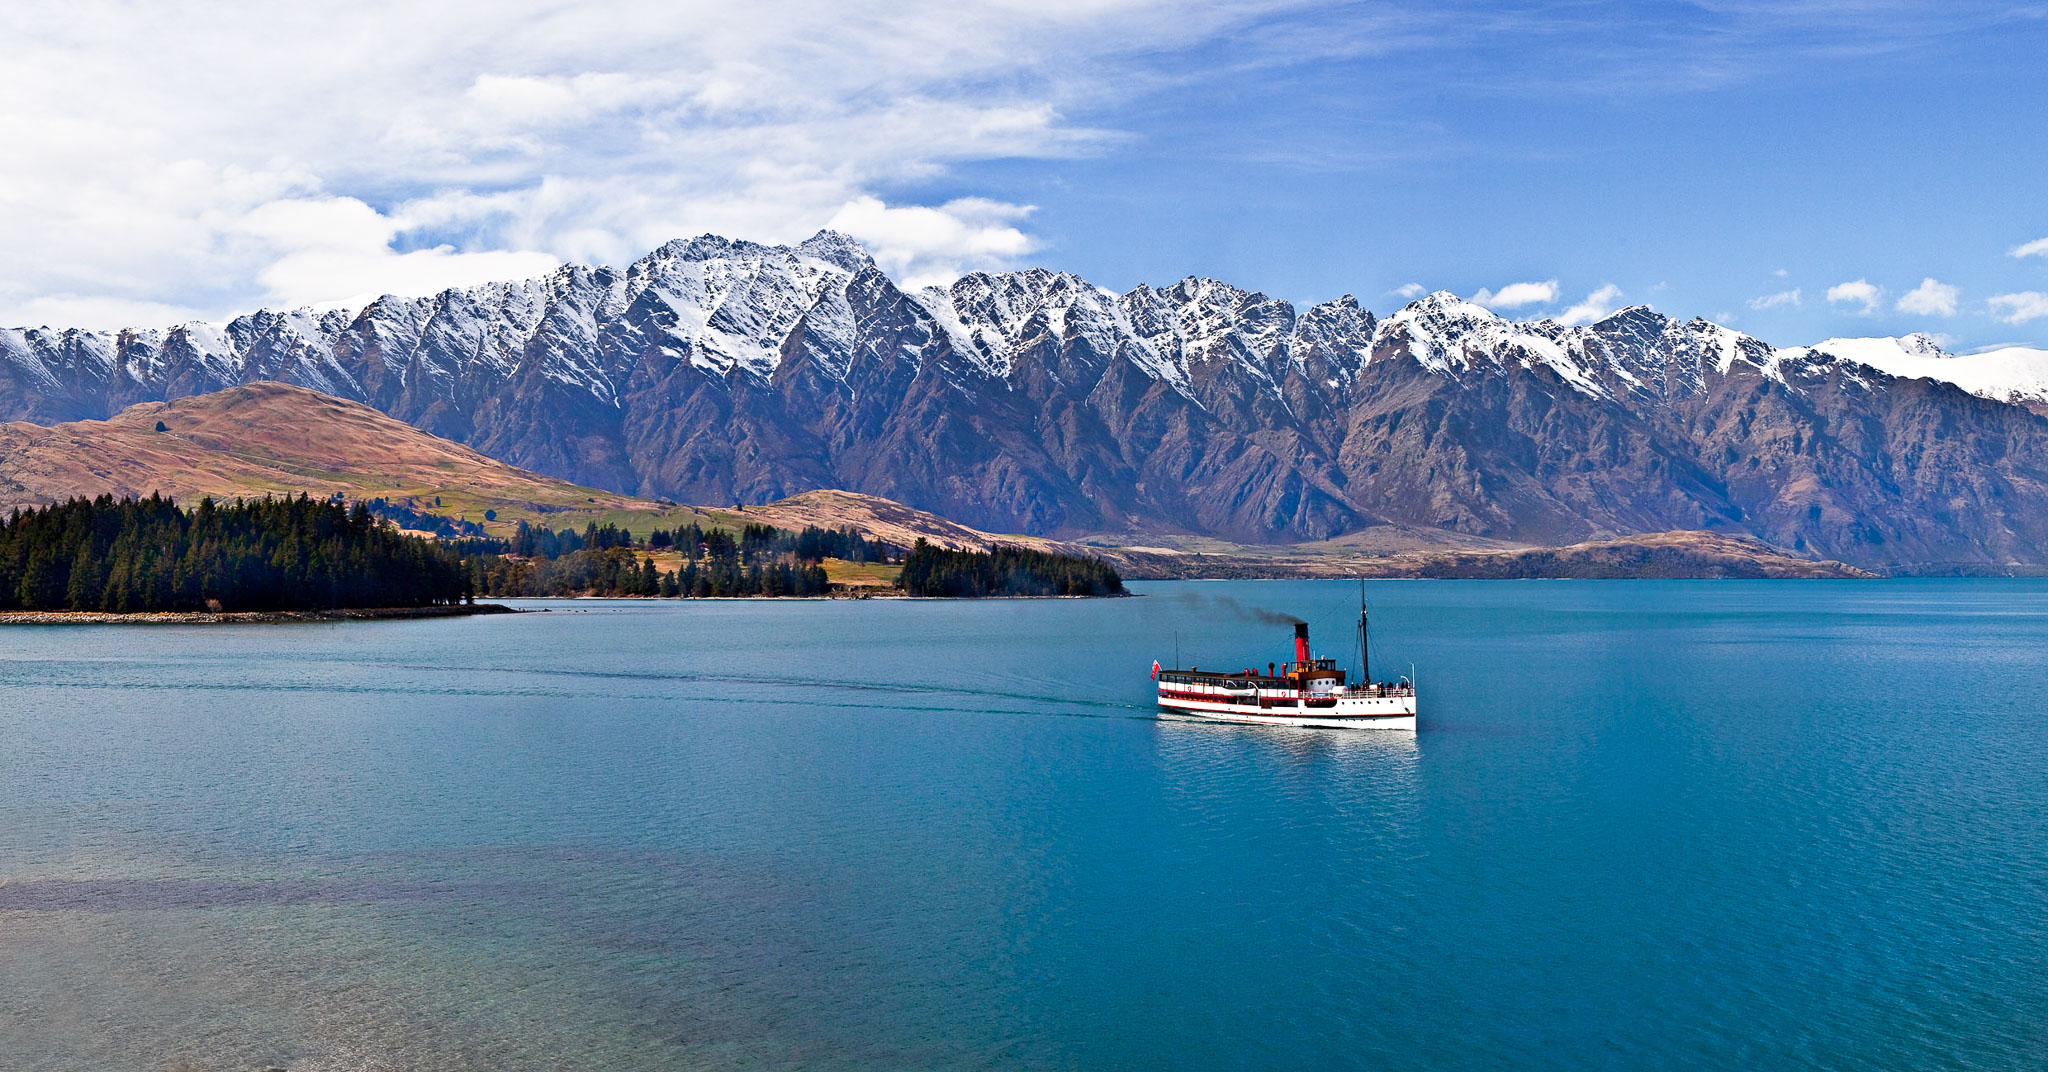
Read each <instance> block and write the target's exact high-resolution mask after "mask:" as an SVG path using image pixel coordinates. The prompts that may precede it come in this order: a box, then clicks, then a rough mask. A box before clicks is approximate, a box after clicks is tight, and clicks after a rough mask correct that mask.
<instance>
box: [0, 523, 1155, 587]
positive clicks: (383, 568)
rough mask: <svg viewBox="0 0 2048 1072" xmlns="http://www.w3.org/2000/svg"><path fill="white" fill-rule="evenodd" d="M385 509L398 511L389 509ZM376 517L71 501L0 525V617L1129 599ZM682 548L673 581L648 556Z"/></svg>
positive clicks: (923, 559)
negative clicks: (478, 605)
mask: <svg viewBox="0 0 2048 1072" xmlns="http://www.w3.org/2000/svg"><path fill="white" fill-rule="evenodd" d="M387 505H388V504H387ZM380 513H382V511H379V510H377V509H374V504H372V503H357V504H355V505H354V506H350V505H348V504H346V503H343V502H342V501H340V500H339V499H311V498H308V497H307V496H304V495H301V496H299V497H297V498H281V499H271V498H264V499H250V500H241V499H238V500H236V501H234V502H233V503H229V504H224V503H219V502H216V501H214V500H213V499H211V498H205V499H201V500H200V501H199V505H198V506H197V507H195V508H192V509H189V510H188V509H185V508H182V507H180V506H178V505H177V504H176V503H174V502H172V501H171V500H170V499H167V498H164V497H163V496H161V495H151V496H150V497H148V498H146V499H123V500H118V501H117V500H115V499H114V498H113V497H111V496H106V495H103V496H100V497H99V498H97V499H82V498H80V499H72V500H70V501H68V502H64V503H59V504H56V505H54V506H48V507H43V508H40V509H32V510H16V511H14V512H13V513H12V514H11V515H10V516H8V517H7V518H5V519H4V520H0V610H80V611H113V612H128V611H201V610H214V611H285V610H327V609H336V608H370V607H417V606H429V605H434V604H452V603H458V602H461V601H464V600H469V599H473V598H474V597H475V596H477V595H489V596H574V595H598V596H662V597H671V598H709V597H721V596H726V597H729V596H816V595H825V594H827V593H829V592H830V590H831V582H830V581H829V579H828V578H827V576H826V573H825V569H824V565H823V562H824V560H825V559H827V558H834V559H846V560H851V561H857V562H882V563H892V562H895V563H901V564H902V566H903V572H902V577H901V580H900V581H899V582H898V583H899V585H900V587H901V588H902V589H903V590H904V591H905V592H907V593H909V594H911V595H922V596H956V597H963V596H1047V595H1118V594H1122V593H1123V590H1124V589H1123V581H1122V579H1121V578H1120V577H1118V576H1117V573H1116V571H1115V570H1114V569H1111V568H1110V567H1109V566H1107V565H1104V564H1103V563H1101V562H1098V561H1096V560H1094V559H1089V558H1078V557H1074V556H1069V555H1059V554H1051V553H1047V552H1042V551H1027V550H1021V549H1017V548H1007V547H996V548H991V549H989V550H988V551H986V552H982V551H946V550H941V549H939V548H936V547H933V546H931V545H930V544H927V543H926V542H925V541H923V540H919V541H918V542H917V545H916V546H915V547H913V548H911V549H910V550H908V551H907V552H906V551H904V550H903V549H901V548H899V547H896V546H894V545H891V544H889V543H886V542H884V541H879V540H872V539H869V538H867V537H865V536H863V535H861V534H860V533H858V532H855V531H853V530H852V529H837V530H833V529H824V528H820V527H817V526H810V527H807V528H804V529H802V530H795V531H792V530H785V529H777V528H775V527H773V526H770V525H763V524H757V523H754V524H747V525H745V526H743V527H742V528H740V529H739V530H738V531H737V532H731V531H726V530H723V529H705V528H702V527H701V526H698V525H696V524H691V525H688V526H684V527H681V528H677V529H672V530H659V529H657V530H655V531H653V532H652V533H650V534H649V536H648V537H647V538H646V539H636V538H635V537H634V536H633V534H632V533H631V532H628V531H627V530H625V529H622V528H619V527H617V526H615V525H598V524H596V523H594V522H593V523H591V524H589V525H587V526H586V527H585V528H584V529H583V531H582V532H580V533H579V532H577V531H575V530H573V529H562V530H559V531H554V532H550V531H547V530H546V529H543V528H537V527H533V526H529V525H528V524H526V523H525V522H523V521H522V522H520V523H519V525H518V526H517V527H516V529H515V530H514V532H513V535H512V536H511V537H510V538H509V539H496V538H488V537H468V538H458V539H452V540H449V539H438V540H437V539H423V538H420V537H416V536H411V535H408V534H405V533H402V532H399V531H398V530H397V529H396V528H395V527H393V525H392V523H391V521H390V520H388V518H387V517H380V516H379V514H380ZM669 550H673V551H674V552H675V553H676V554H677V559H676V561H677V565H676V567H675V568H673V569H668V570H663V569H660V568H658V567H657V566H656V565H655V562H654V559H653V558H652V557H651V555H652V553H653V552H657V551H669Z"/></svg>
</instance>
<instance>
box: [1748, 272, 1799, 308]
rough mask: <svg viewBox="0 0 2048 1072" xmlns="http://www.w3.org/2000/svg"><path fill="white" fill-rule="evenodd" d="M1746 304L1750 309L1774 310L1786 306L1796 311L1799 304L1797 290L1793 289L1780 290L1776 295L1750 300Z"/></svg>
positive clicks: (1796, 288) (1766, 295)
mask: <svg viewBox="0 0 2048 1072" xmlns="http://www.w3.org/2000/svg"><path fill="white" fill-rule="evenodd" d="M1780 274H1783V273H1780ZM1748 304H1749V307H1750V308H1752V309H1776V308H1779V307H1781V306H1786V305H1789V306H1791V307H1792V308H1794V309H1797V308H1799V304H1800V302H1799V288H1798V287H1793V288H1792V289H1791V290H1781V291H1779V292H1777V293H1776V294H1765V295H1763V296H1761V297H1756V298H1751V299H1749V303H1748Z"/></svg>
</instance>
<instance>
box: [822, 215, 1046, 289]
mask: <svg viewBox="0 0 2048 1072" xmlns="http://www.w3.org/2000/svg"><path fill="white" fill-rule="evenodd" d="M1030 213H1031V206H1030V205H1011V204H1006V203H1004V202H1001V201H990V200H986V199H984V198H978V197H969V198H962V199H960V200H957V201H948V202H946V203H945V204H944V205H941V206H939V207H938V208H925V207H923V206H921V205H912V206H908V207H902V208H891V207H889V206H888V205H885V204H883V203H882V201H881V200H880V199H879V198H874V197H858V198H855V199H853V200H852V201H849V202H847V203H846V204H845V205H844V206H842V207H841V208H840V209H839V211H838V212H836V213H834V214H833V215H832V219H831V220H830V221H828V223H827V224H826V226H828V227H831V228H832V229H834V230H838V231H844V232H845V233H847V234H849V235H852V236H853V237H855V238H857V239H860V241H861V242H862V243H863V244H864V245H866V246H868V247H869V248H870V249H872V250H875V251H876V253H875V260H876V263H878V264H880V265H881V266H882V269H883V270H884V271H887V272H889V273H890V274H892V275H894V276H896V277H897V278H899V279H901V280H903V281H904V283H905V284H906V285H908V286H911V287H924V286H932V285H944V284H947V283H951V282H952V281H954V280H955V279H958V278H960V276H961V275H963V274H965V273H966V272H967V271H968V270H969V269H970V268H975V267H983V266H987V265H1007V264H1010V263H1013V262H1014V261H1016V260H1017V258H1019V257H1022V256H1024V255H1025V254H1027V253H1030V252H1031V251H1032V250H1035V249H1037V248H1038V243H1037V241H1036V240H1034V239H1032V238H1031V237H1030V236H1029V235H1027V234H1025V233H1024V232H1022V231H1020V230H1018V229H1017V228H1016V227H1014V226H1011V224H1012V222H1013V221H1017V220H1022V219H1023V218H1024V217H1026V216H1028V215H1030Z"/></svg>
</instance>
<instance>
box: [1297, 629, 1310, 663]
mask: <svg viewBox="0 0 2048 1072" xmlns="http://www.w3.org/2000/svg"><path fill="white" fill-rule="evenodd" d="M1294 661H1295V662H1297V663H1300V664H1301V665H1303V666H1307V665H1308V623H1307V622H1295V623H1294Z"/></svg>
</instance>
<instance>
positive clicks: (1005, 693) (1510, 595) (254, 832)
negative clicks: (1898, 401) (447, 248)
mask: <svg viewBox="0 0 2048 1072" xmlns="http://www.w3.org/2000/svg"><path fill="white" fill-rule="evenodd" d="M1135 587H1137V588H1138V589H1139V590H1140V591H1141V592H1142V593H1143V598H1137V599H1124V600H1105V601H1070V600H1062V601H1023V602H1010V601H1003V602H980V603H948V602H902V601H871V602H865V603H846V602H834V603H817V602H734V603H682V604H678V603H667V604H649V603H630V602H625V603H596V602H577V603H571V604H553V607H554V608H555V609H554V610H553V611H552V612H551V613H546V614H525V615H518V616H506V617H497V618H482V619H475V620H468V621H418V622H370V623H350V624H345V625H311V626H270V627H135V628H118V629H117V628H41V629H19V628H17V629H11V630H7V631H4V632H0V879H4V880H5V882H4V885H0V1068H7V1069H16V1068H19V1069H51V1070H60V1072H68V1070H85V1069H92V1070H106V1069H174V1068H188V1069H253V1068H265V1067H272V1066H278V1067H285V1068H290V1069H295V1070H320V1069H333V1070H339V1069H365V1070H385V1069H447V1070H484V1069H492V1070H505V1072H523V1070H542V1069H546V1070H555V1069H586V1068H587V1069H606V1070H626V1069H670V1068H697V1067H706V1068H759V1067H789V1068H794V1067H804V1068H847V1069H855V1068H858V1069H872V1068H1010V1067H1019V1068H1103V1069H1109V1068H1158V1069H1169V1068H1171V1069H1187V1068H1196V1069H1200V1068H1262V1067H1298V1068H1329V1067H1355V1068H1372V1069H1422V1068H1430V1069H1446V1068H1449V1069H1457V1068H1474V1069H1481V1068H1483V1069H1493V1068H1502V1067H1524V1068H1556V1069H1581V1068H1616V1069H1620V1068H1630V1069H1633V1068H1668V1067H1678V1066H1691V1067H1702V1068H1737V1067H1766V1068H1789V1067H1799V1068H1806V1067H1812V1068H1843V1069H1851V1068H1855V1069H1863V1068H1867V1069H1905V1068H1917V1069H1932V1068H1973V1069H2029V1070H2034V1069H2039V1068H2042V1067H2043V1066H2044V1065H2048V585H2044V584H2041V583H2029V582H1869V583H1849V582H1840V583H1804V584H1802V583H1768V582H1763V583H1738V582H1718V583H1681V582H1644V583H1628V582H1604V583H1584V582H1581V583H1570V582H1560V583H1548V582H1521V583H1518V582H1492V583H1489V582H1474V583H1461V582H1427V583H1405V584H1404V583H1384V584H1379V585H1375V586H1373V587H1372V589H1371V595H1372V600H1373V605H1374V611H1375V618H1374V621H1375V627H1376V636H1375V641H1374V654H1375V661H1376V663H1378V666H1377V667H1376V669H1383V670H1391V669H1392V668H1394V667H1395V666H1396V665H1397V664H1398V665H1399V666H1400V667H1401V668H1402V669H1403V670H1405V669H1406V668H1407V667H1408V666H1409V665H1410V664H1411V663H1412V664H1413V665H1414V666H1415V668H1416V669H1417V671H1418V674H1419V678H1420V685H1421V692H1422V704H1423V728H1422V730H1421V731H1420V732H1419V733H1418V734H1414V735H1405V734H1375V733H1363V732H1357V731H1352V732H1345V731H1313V730H1303V731H1288V730H1274V729H1238V728H1230V727H1220V726H1210V725H1199V724H1189V723H1175V722H1162V721H1158V720H1156V719H1154V718H1153V717H1152V708H1151V706H1150V703H1149V684H1150V683H1149V682H1148V681H1147V679H1146V671H1147V669H1148V668H1149V666H1150V663H1151V661H1152V660H1153V659H1154V658H1158V659H1160V660H1161V661H1163V662H1165V663H1167V664H1168V665H1171V664H1172V663H1173V660H1174V652H1175V645H1176V634H1177V635H1178V636H1177V641H1178V648H1179V652H1180V658H1181V661H1182V662H1184V663H1199V664H1203V665H1209V666H1212V667H1216V668H1235V667H1239V666H1243V665H1246V664H1248V663H1253V662H1256V663H1259V664H1263V663H1264V662H1266V661H1268V660H1277V659H1283V658H1286V657H1287V653H1286V644H1287V638H1286V636H1285V634H1284V630H1276V629H1275V628H1274V627H1272V626H1269V625H1262V624H1259V623H1257V622H1256V621H1253V620H1251V618H1250V616H1249V614H1248V611H1249V610H1251V609H1254V608H1269V609H1273V610H1278V611H1283V612H1291V613H1297V614H1300V615H1302V616H1304V617H1307V618H1308V619H1310V620H1311V621H1312V622H1313V623H1314V625H1315V627H1316V631H1317V636H1318V638H1319V640H1320V641H1321V643H1322V647H1323V648H1324V649H1325V652H1324V653H1326V654H1334V655H1338V656H1339V657H1348V656H1349V655H1350V654H1351V651H1352V646H1351V642H1350V640H1349V639H1348V638H1347V637H1346V635H1345V633H1344V630H1345V629H1346V627H1347V625H1348V621H1349V616H1350V614H1351V613H1352V610H1351V606H1352V604H1353V602H1354V601H1355V598H1356V589H1355V587H1352V586H1347V585H1344V584H1341V583H1323V582H1242V583H1195V584H1145V585H1138V586H1135ZM542 605H544V604H534V606H542Z"/></svg>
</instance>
